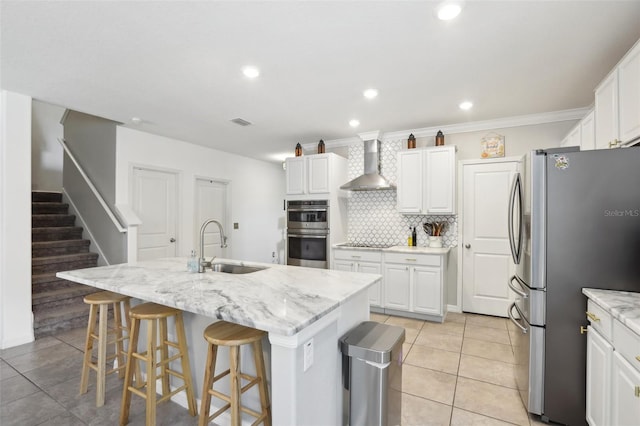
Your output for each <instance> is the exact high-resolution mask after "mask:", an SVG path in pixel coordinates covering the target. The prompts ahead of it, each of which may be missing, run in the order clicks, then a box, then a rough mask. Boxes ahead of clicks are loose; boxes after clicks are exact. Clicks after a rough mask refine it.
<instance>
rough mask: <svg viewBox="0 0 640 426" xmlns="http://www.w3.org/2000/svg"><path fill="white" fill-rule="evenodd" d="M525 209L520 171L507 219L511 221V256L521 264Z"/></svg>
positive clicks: (512, 191) (510, 195)
mask: <svg viewBox="0 0 640 426" xmlns="http://www.w3.org/2000/svg"><path fill="white" fill-rule="evenodd" d="M516 200H517V202H518V213H519V216H520V217H519V218H518V242H517V244H516V241H515V236H514V232H513V213H514V208H515V203H516ZM523 213H524V212H523V210H522V180H521V177H520V173H516V174H515V176H514V179H513V184H512V185H511V194H509V212H508V216H507V219H508V221H509V225H508V226H509V247H510V248H511V256H512V258H513V263H515V264H516V265H518V264H520V255H521V253H522V222H523Z"/></svg>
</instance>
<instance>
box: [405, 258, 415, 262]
mask: <svg viewBox="0 0 640 426" xmlns="http://www.w3.org/2000/svg"><path fill="white" fill-rule="evenodd" d="M405 260H406V261H408V262H415V261H416V260H418V259H408V258H407V259H405Z"/></svg>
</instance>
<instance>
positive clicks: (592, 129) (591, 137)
mask: <svg viewBox="0 0 640 426" xmlns="http://www.w3.org/2000/svg"><path fill="white" fill-rule="evenodd" d="M580 149H581V150H582V151H588V150H591V149H596V123H595V113H594V112H593V111H591V112H590V113H589V114H587V115H585V116H584V118H583V119H582V121H581V122H580Z"/></svg>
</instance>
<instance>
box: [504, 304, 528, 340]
mask: <svg viewBox="0 0 640 426" xmlns="http://www.w3.org/2000/svg"><path fill="white" fill-rule="evenodd" d="M513 308H516V311H518V315H520V318H524V316H523V315H522V312H520V309H518V305H516V302H513V303H512V304H511V306H509V309H507V315H509V319H511V322H513V323H514V324H515V325H516V326H517V327H518V328H519V329H520V331H522V334H527V333H528V332H529V329H528V328H526V327H523V326H521V325H520V323H519V322H518V320H517V319H516V318H515V317H514V316H513Z"/></svg>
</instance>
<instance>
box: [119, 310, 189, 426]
mask: <svg viewBox="0 0 640 426" xmlns="http://www.w3.org/2000/svg"><path fill="white" fill-rule="evenodd" d="M130 316H131V338H130V341H129V352H128V356H127V369H126V373H125V378H124V391H123V392H122V406H121V409H120V424H121V425H125V424H127V422H128V420H129V407H130V405H131V394H132V393H135V394H136V395H138V396H141V397H142V398H144V399H146V410H147V416H146V424H147V425H148V426H153V425H155V424H156V404H159V403H161V402H164V401H167V400H169V399H170V398H171V397H172V396H173V395H175V394H177V393H178V392H181V391H183V390H186V392H187V403H188V405H189V414H191V415H192V416H196V415H197V414H198V411H197V408H196V398H195V396H194V393H193V383H192V382H191V368H190V367H189V354H188V352H187V338H186V336H185V333H184V322H183V320H182V311H181V310H179V309H175V308H171V307H169V306H163V305H158V304H155V303H143V304H140V305H137V306H134V307H133V308H131V311H130ZM169 317H175V326H176V336H177V338H178V342H177V343H176V342H170V341H169V339H168V333H167V318H169ZM141 320H146V321H147V347H146V350H145V351H144V352H138V349H137V347H138V336H139V334H140V321H141ZM156 326H158V327H156ZM158 331H159V334H160V342H158ZM158 343H160V344H159V345H158ZM170 346H171V347H172V348H174V349H177V353H176V354H175V355H173V356H171V357H169V347H170ZM158 351H159V352H160V357H159V359H158V356H157V355H158ZM178 358H180V360H181V363H182V373H180V372H178V371H175V370H172V369H171V368H170V365H169V364H170V363H171V362H173V361H175V360H177V359H178ZM136 359H137V360H140V361H143V362H145V364H146V366H147V380H146V382H145V383H141V382H138V383H136V384H139V386H133V383H132V381H133V374H134V370H135V371H137V370H138V363H137V362H135V360H136ZM158 368H160V375H159V376H158V373H157V369H158ZM170 375H171V376H175V377H178V378H180V379H181V380H182V381H183V385H182V386H180V387H179V388H177V389H176V390H174V391H173V392H172V391H171V389H170V387H169V376H170ZM160 379H161V380H162V395H161V397H160V398H157V396H156V381H157V380H160ZM145 385H146V387H147V389H146V392H143V391H142V390H140V389H142V387H144V386H145Z"/></svg>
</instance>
